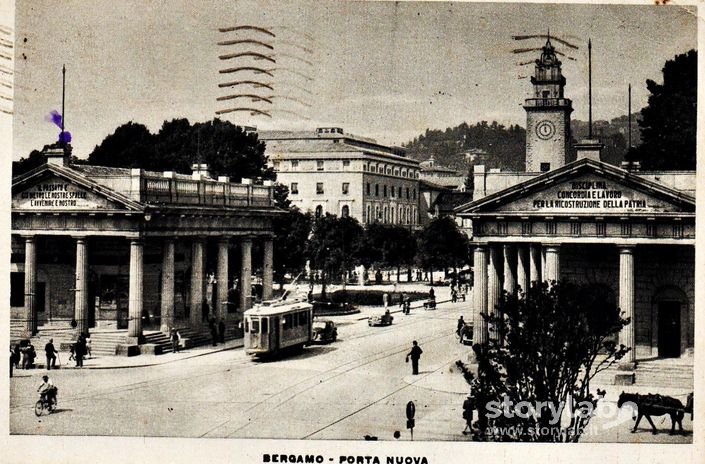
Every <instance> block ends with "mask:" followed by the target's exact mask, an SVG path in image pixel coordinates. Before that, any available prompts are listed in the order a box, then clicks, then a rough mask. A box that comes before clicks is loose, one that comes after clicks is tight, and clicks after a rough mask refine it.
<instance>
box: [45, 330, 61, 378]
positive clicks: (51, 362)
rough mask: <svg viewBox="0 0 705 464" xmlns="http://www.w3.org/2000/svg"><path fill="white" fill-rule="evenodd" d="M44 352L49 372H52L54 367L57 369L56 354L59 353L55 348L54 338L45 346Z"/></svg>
mask: <svg viewBox="0 0 705 464" xmlns="http://www.w3.org/2000/svg"><path fill="white" fill-rule="evenodd" d="M44 352H45V353H46V356H47V370H48V371H50V370H51V367H52V366H54V368H55V369H56V353H58V351H56V348H54V339H53V338H50V339H49V343H47V344H46V345H44Z"/></svg>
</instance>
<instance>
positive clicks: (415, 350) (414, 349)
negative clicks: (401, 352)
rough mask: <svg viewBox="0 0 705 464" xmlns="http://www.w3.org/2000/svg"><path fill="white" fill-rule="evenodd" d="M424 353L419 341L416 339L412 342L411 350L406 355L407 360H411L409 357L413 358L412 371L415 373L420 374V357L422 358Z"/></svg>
mask: <svg viewBox="0 0 705 464" xmlns="http://www.w3.org/2000/svg"><path fill="white" fill-rule="evenodd" d="M422 353H423V350H422V349H421V347H420V346H419V343H418V342H417V341H416V340H414V341H413V342H412V346H411V351H409V353H408V354H407V355H406V362H409V358H411V372H412V374H414V375H418V374H419V358H421V354H422Z"/></svg>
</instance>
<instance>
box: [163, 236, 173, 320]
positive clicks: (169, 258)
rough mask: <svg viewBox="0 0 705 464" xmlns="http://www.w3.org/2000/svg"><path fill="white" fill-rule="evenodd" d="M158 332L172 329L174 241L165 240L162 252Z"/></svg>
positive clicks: (170, 239) (171, 239)
mask: <svg viewBox="0 0 705 464" xmlns="http://www.w3.org/2000/svg"><path fill="white" fill-rule="evenodd" d="M161 304H162V306H161V324H160V327H159V330H161V331H162V332H164V333H168V332H169V330H170V329H171V328H172V327H174V239H173V238H165V239H164V244H163V251H162V298H161Z"/></svg>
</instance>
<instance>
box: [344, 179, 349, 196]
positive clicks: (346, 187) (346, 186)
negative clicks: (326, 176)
mask: <svg viewBox="0 0 705 464" xmlns="http://www.w3.org/2000/svg"><path fill="white" fill-rule="evenodd" d="M349 190H350V183H349V182H343V195H347V194H348V191H349Z"/></svg>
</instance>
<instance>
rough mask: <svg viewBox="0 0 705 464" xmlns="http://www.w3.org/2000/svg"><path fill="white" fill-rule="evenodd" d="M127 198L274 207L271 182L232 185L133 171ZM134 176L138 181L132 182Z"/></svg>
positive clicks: (166, 201) (187, 203)
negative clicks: (130, 189) (133, 188)
mask: <svg viewBox="0 0 705 464" xmlns="http://www.w3.org/2000/svg"><path fill="white" fill-rule="evenodd" d="M132 176H133V182H132V185H133V186H134V187H136V186H137V185H139V191H138V192H137V191H135V190H136V189H135V190H132V191H131V192H130V194H131V195H130V196H131V197H132V198H133V199H135V200H137V201H140V202H145V203H160V204H172V205H204V206H206V205H207V206H239V207H270V206H273V205H274V202H273V198H272V190H273V187H272V185H271V183H267V184H265V185H253V184H252V182H251V181H250V180H249V179H243V183H241V184H235V183H231V182H227V181H226V180H225V179H222V178H221V179H219V180H218V181H217V182H216V181H213V180H198V179H184V178H177V177H167V176H165V177H157V176H150V175H145V174H144V173H139V174H138V173H136V172H133V174H132ZM135 177H138V179H139V181H138V182H135V180H137V179H135Z"/></svg>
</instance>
